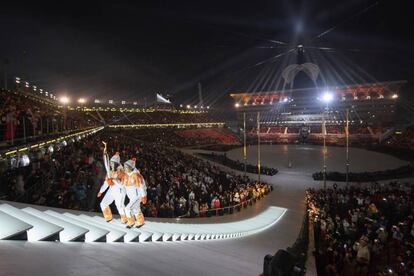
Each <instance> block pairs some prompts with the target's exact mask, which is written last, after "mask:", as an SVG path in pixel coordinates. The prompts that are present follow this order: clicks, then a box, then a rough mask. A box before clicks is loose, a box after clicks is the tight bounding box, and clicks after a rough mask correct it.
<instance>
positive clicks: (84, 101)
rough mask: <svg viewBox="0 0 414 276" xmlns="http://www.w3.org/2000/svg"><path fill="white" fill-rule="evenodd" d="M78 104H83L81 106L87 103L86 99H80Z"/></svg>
mask: <svg viewBox="0 0 414 276" xmlns="http://www.w3.org/2000/svg"><path fill="white" fill-rule="evenodd" d="M78 103H81V104H83V103H86V100H85V99H84V98H79V100H78Z"/></svg>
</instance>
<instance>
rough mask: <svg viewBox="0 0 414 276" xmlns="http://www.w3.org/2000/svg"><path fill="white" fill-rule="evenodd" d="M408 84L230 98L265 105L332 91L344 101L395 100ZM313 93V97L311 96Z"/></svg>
mask: <svg viewBox="0 0 414 276" xmlns="http://www.w3.org/2000/svg"><path fill="white" fill-rule="evenodd" d="M405 83H407V81H405V80H398V81H386V82H376V83H364V84H353V85H343V86H328V87H310V88H299V89H285V90H276V91H262V92H253V93H249V92H242V93H230V96H231V97H232V98H233V99H234V100H235V101H236V103H238V104H240V105H244V106H246V105H265V104H272V103H274V102H282V101H284V100H285V101H287V100H288V99H292V98H307V97H309V96H312V97H315V96H317V95H315V93H317V94H318V93H320V92H323V91H330V92H331V93H333V94H334V95H335V97H338V98H340V99H342V100H369V99H385V98H391V99H392V98H393V97H394V98H395V97H396V96H395V95H397V96H398V94H399V92H400V89H401V87H402V86H403V85H404V84H405ZM309 93H311V94H312V95H309Z"/></svg>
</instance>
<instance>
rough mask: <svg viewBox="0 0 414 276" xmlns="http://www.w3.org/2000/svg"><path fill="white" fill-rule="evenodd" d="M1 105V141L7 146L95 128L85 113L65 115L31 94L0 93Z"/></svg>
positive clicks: (66, 113) (60, 110)
mask: <svg viewBox="0 0 414 276" xmlns="http://www.w3.org/2000/svg"><path fill="white" fill-rule="evenodd" d="M0 103H1V105H0V141H3V142H6V143H7V144H14V145H16V144H18V143H24V142H27V141H28V140H29V141H30V140H31V139H33V137H34V136H40V135H48V134H50V135H52V134H56V133H61V132H64V131H67V130H75V129H81V128H86V127H91V126H94V125H95V124H96V121H95V120H93V118H91V117H89V116H87V114H85V113H82V112H76V111H66V110H64V109H63V108H59V107H58V105H57V104H52V103H51V102H50V101H49V100H45V99H42V98H40V97H34V96H33V95H30V94H24V93H14V92H11V91H7V90H0ZM23 139H24V140H23ZM19 140H20V141H19Z"/></svg>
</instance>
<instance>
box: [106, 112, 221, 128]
mask: <svg viewBox="0 0 414 276" xmlns="http://www.w3.org/2000/svg"><path fill="white" fill-rule="evenodd" d="M99 113H100V117H101V118H102V119H103V120H104V122H105V123H106V124H118V125H122V124H170V123H175V124H178V123H214V122H218V120H217V119H214V118H212V116H211V114H210V113H209V112H186V111H181V110H175V111H173V110H149V111H146V112H130V111H127V110H125V111H123V112H120V111H102V112H99Z"/></svg>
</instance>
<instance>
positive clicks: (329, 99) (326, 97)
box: [322, 91, 334, 103]
mask: <svg viewBox="0 0 414 276" xmlns="http://www.w3.org/2000/svg"><path fill="white" fill-rule="evenodd" d="M333 99H334V96H333V94H332V93H331V92H329V91H327V92H325V93H323V95H322V101H324V102H325V103H329V102H332V100H333Z"/></svg>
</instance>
